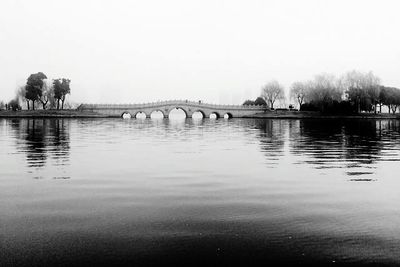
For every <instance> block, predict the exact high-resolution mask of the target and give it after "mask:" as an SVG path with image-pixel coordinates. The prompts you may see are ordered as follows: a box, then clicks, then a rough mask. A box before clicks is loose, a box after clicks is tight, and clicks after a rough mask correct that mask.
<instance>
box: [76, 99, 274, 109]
mask: <svg viewBox="0 0 400 267" xmlns="http://www.w3.org/2000/svg"><path fill="white" fill-rule="evenodd" d="M165 105H175V106H181V105H182V106H195V107H204V108H214V109H265V108H266V107H265V106H262V105H225V104H222V105H221V104H213V103H203V102H200V101H189V100H165V101H157V102H150V103H136V104H81V105H80V106H79V108H80V109H112V108H115V109H124V108H125V109H129V108H151V107H158V106H165Z"/></svg>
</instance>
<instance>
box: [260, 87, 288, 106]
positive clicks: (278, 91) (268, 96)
mask: <svg viewBox="0 0 400 267" xmlns="http://www.w3.org/2000/svg"><path fill="white" fill-rule="evenodd" d="M261 97H262V98H264V100H265V101H266V102H267V103H268V104H270V108H271V109H273V108H274V103H275V101H276V100H277V99H283V98H284V97H285V91H284V89H283V86H282V85H281V84H279V82H278V81H276V80H273V81H270V82H268V83H267V84H265V85H264V86H263V87H262V90H261Z"/></svg>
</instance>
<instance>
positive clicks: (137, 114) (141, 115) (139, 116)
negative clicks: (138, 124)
mask: <svg viewBox="0 0 400 267" xmlns="http://www.w3.org/2000/svg"><path fill="white" fill-rule="evenodd" d="M146 117H147V115H146V113H144V112H143V111H139V112H137V113H136V114H135V118H136V119H142V120H143V119H146Z"/></svg>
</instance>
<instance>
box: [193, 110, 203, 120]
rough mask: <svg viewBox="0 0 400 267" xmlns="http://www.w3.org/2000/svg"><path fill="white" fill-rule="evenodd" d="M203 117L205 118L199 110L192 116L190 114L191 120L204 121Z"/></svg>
mask: <svg viewBox="0 0 400 267" xmlns="http://www.w3.org/2000/svg"><path fill="white" fill-rule="evenodd" d="M205 117H206V115H205V114H204V112H203V111H201V110H197V111H195V112H193V114H192V119H195V120H201V119H204V118H205Z"/></svg>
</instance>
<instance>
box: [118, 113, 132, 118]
mask: <svg viewBox="0 0 400 267" xmlns="http://www.w3.org/2000/svg"><path fill="white" fill-rule="evenodd" d="M121 118H123V119H130V118H132V115H131V114H130V113H129V112H127V111H125V112H124V113H122V115H121Z"/></svg>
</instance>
